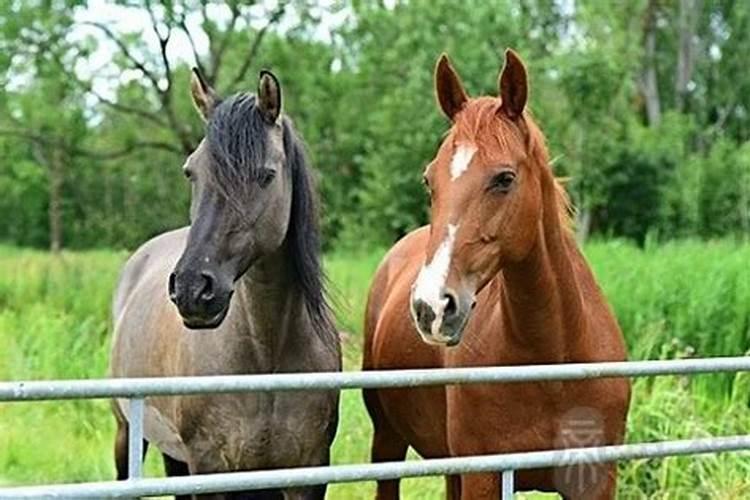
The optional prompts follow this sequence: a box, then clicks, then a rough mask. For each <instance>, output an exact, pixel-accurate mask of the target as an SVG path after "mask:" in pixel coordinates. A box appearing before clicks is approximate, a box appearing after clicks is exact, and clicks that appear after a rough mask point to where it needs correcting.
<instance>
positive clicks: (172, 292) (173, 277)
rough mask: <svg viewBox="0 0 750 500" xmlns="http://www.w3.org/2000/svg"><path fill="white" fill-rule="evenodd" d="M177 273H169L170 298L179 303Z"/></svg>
mask: <svg viewBox="0 0 750 500" xmlns="http://www.w3.org/2000/svg"><path fill="white" fill-rule="evenodd" d="M176 282H177V273H170V275H169V287H168V289H169V300H171V301H172V302H174V303H175V304H177V285H176Z"/></svg>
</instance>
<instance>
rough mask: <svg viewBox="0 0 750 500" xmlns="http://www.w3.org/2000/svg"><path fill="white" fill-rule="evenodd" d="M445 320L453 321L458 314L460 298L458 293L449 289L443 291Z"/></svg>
mask: <svg viewBox="0 0 750 500" xmlns="http://www.w3.org/2000/svg"><path fill="white" fill-rule="evenodd" d="M442 300H443V304H444V305H443V321H446V322H449V321H452V320H453V319H454V318H455V317H456V316H457V315H458V299H457V298H456V294H454V293H453V292H451V291H450V290H447V291H445V292H443V295H442Z"/></svg>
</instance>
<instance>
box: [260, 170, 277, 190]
mask: <svg viewBox="0 0 750 500" xmlns="http://www.w3.org/2000/svg"><path fill="white" fill-rule="evenodd" d="M275 177H276V171H275V170H271V169H264V170H263V172H262V173H261V174H260V177H259V178H258V185H259V186H260V187H262V188H264V187H266V186H268V185H269V184H271V181H272V180H274V178H275Z"/></svg>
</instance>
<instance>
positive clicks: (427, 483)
mask: <svg viewBox="0 0 750 500" xmlns="http://www.w3.org/2000/svg"><path fill="white" fill-rule="evenodd" d="M585 250H586V254H587V256H588V258H589V260H590V261H591V263H592V265H593V267H594V270H595V271H596V274H597V276H598V278H599V281H600V283H601V284H602V287H603V289H604V291H605V293H606V294H607V295H608V297H609V299H610V301H611V303H612V305H613V307H614V309H615V311H616V313H617V316H618V318H619V321H620V325H621V326H622V329H623V332H624V333H625V336H626V339H627V341H628V346H629V350H630V355H631V358H633V359H643V358H664V359H669V358H677V357H684V356H721V355H741V354H742V353H744V352H745V350H746V349H747V346H748V345H750V338H749V337H750V270H749V268H748V267H747V265H746V263H747V262H748V261H749V260H750V247H749V246H748V245H740V244H737V243H734V242H731V241H717V242H712V243H710V244H708V245H706V244H703V243H698V242H689V241H685V242H680V243H670V244H668V245H666V246H655V245H653V244H652V243H651V242H650V241H647V242H646V246H645V248H644V249H639V248H637V247H635V246H634V245H632V244H629V243H627V242H624V241H610V242H595V243H591V244H589V245H588V246H587V247H586V249H585ZM382 254H383V251H382V250H376V251H369V252H359V253H343V252H337V253H335V254H331V255H329V256H328V257H327V258H326V259H325V260H326V268H327V270H328V272H329V275H330V276H331V280H332V284H333V288H334V295H335V298H336V316H337V320H338V325H339V329H340V330H341V331H342V332H343V333H342V337H343V339H344V346H343V347H344V359H345V369H347V370H357V369H359V366H360V363H361V343H362V337H361V325H362V318H363V314H364V308H365V301H366V297H367V288H368V286H369V281H370V277H371V276H372V273H373V272H374V270H375V268H376V267H377V265H378V262H379V261H380V259H381V257H382ZM125 257H126V255H125V254H124V253H116V252H104V251H97V252H92V251H88V252H82V253H71V252H63V253H62V254H61V256H60V257H59V258H54V257H50V256H49V255H48V254H44V253H41V252H34V251H29V250H16V249H13V248H10V247H0V352H2V353H3V363H2V364H0V379H4V380H13V379H15V380H20V379H45V378H46V379H51V378H95V377H102V376H105V375H106V370H107V368H106V366H107V359H108V353H109V344H110V339H109V330H110V318H109V309H110V307H109V303H110V300H111V295H112V289H113V286H114V280H115V279H116V276H117V274H118V271H119V268H120V266H121V265H122V263H123V261H124V260H125ZM748 388H750V377H748V376H747V375H746V374H739V375H723V376H718V375H703V376H697V377H693V378H690V379H688V378H685V377H660V378H653V379H639V380H637V381H636V382H635V385H634V400H633V405H632V408H631V413H630V418H629V426H628V441H629V442H644V441H658V440H668V439H680V438H689V437H693V436H699V437H705V436H711V435H731V434H742V433H745V432H746V430H747V428H748V426H749V425H750V414H749V413H748V412H747V405H748V403H749V402H750V401H749V396H748V394H750V393H749V392H748ZM0 411H1V412H2V413H1V414H0V416H1V417H2V418H0V484H15V483H33V482H50V481H83V480H104V479H111V478H112V476H113V474H114V472H113V465H112V462H111V446H112V439H113V435H114V425H113V419H112V417H111V415H110V414H109V408H108V404H107V402H104V401H78V402H66V403H61V402H52V403H34V404H30V403H17V404H12V405H4V406H3V407H2V408H0ZM341 416H342V420H341V424H340V427H339V432H338V436H337V438H336V442H335V444H334V450H333V462H334V463H336V464H344V463H363V462H367V461H368V460H369V446H370V438H371V424H370V421H369V418H368V417H367V414H366V411H365V409H364V405H363V404H362V402H361V396H360V394H359V392H358V391H345V392H344V394H343V397H342V407H341ZM73 449H74V450H76V453H77V455H76V456H77V459H76V460H73V461H71V460H70V459H69V458H70V450H73ZM749 467H750V466H749V465H748V461H747V459H746V457H744V456H743V455H741V454H737V453H727V454H721V455H716V456H708V457H683V458H671V459H668V460H648V461H633V462H628V463H623V464H622V465H621V466H620V471H621V474H622V475H621V480H620V482H619V485H620V486H619V488H620V491H619V497H621V498H653V499H666V498H674V499H678V498H688V497H691V498H692V497H693V496H695V497H696V498H737V499H739V498H746V497H747V495H748V494H750V491H749V490H748V485H747V481H746V478H747V475H748V473H750V469H749ZM147 474H148V475H152V476H154V475H161V474H162V472H161V464H160V460H159V459H158V457H157V454H156V453H150V454H149V458H148V460H147ZM442 488H443V482H442V480H441V479H439V478H429V479H418V480H416V479H415V480H406V481H405V482H404V485H403V491H404V495H405V498H425V499H427V498H438V497H439V496H440V495H441V494H442V493H441V492H442ZM372 494H373V485H372V484H371V483H356V484H347V485H338V486H334V487H332V490H331V496H332V498H347V499H348V498H353V499H354V498H362V499H364V498H371V497H372Z"/></svg>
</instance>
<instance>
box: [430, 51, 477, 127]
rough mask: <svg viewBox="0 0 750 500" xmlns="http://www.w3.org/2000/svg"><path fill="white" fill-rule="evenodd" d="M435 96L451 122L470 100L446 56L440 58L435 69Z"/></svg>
mask: <svg viewBox="0 0 750 500" xmlns="http://www.w3.org/2000/svg"><path fill="white" fill-rule="evenodd" d="M435 94H436V95H437V99H438V103H439V104H440V109H442V110H443V113H445V116H447V117H448V118H449V119H450V120H451V121H453V120H454V117H455V116H456V113H458V112H459V111H461V109H463V107H464V105H465V104H466V101H468V100H469V96H468V95H466V91H465V90H464V86H463V84H462V83H461V79H460V78H459V76H458V73H456V70H455V69H453V66H452V65H451V63H450V61H449V60H448V56H447V55H446V54H442V55H441V56H440V59H438V62H437V66H436V67H435Z"/></svg>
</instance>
